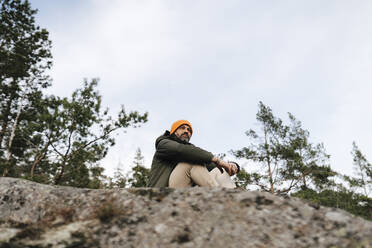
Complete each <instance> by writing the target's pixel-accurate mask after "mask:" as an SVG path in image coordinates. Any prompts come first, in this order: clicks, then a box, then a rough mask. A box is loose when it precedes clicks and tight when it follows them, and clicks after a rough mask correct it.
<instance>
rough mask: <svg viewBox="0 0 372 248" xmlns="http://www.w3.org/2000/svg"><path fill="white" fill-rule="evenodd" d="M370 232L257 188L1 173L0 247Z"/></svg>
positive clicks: (224, 243)
mask: <svg viewBox="0 0 372 248" xmlns="http://www.w3.org/2000/svg"><path fill="white" fill-rule="evenodd" d="M371 233H372V222H369V221H366V220H363V219H361V218H359V217H355V216H353V215H351V214H349V213H347V212H344V211H341V210H337V209H331V208H325V207H319V206H317V207H313V206H311V205H309V204H308V203H306V202H304V201H302V200H300V199H297V198H290V197H286V198H284V197H278V196H274V195H271V194H268V193H263V192H257V191H245V190H239V189H221V188H200V187H195V188H188V189H181V190H173V189H168V188H166V189H157V188H139V189H114V190H91V189H78V188H72V187H61V186H50V185H42V184H38V183H34V182H30V181H27V180H21V179H15V178H4V177H1V178H0V247H165V248H167V247H215V248H218V247H223V248H227V247H372V235H371Z"/></svg>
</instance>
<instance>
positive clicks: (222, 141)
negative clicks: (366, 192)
mask: <svg viewBox="0 0 372 248" xmlns="http://www.w3.org/2000/svg"><path fill="white" fill-rule="evenodd" d="M30 2H31V6H32V7H33V8H37V9H38V10H39V12H38V14H37V15H36V22H37V24H38V25H40V26H41V27H43V28H46V29H47V30H48V31H49V33H50V40H51V41H52V43H53V48H52V53H53V57H54V59H53V61H54V65H53V68H52V70H51V71H50V73H49V74H50V75H51V77H52V78H53V86H52V87H51V88H50V89H49V90H48V93H49V94H55V95H59V96H69V95H71V93H72V92H73V91H74V90H75V89H77V88H79V87H81V86H82V83H83V80H84V78H86V79H88V80H91V79H92V78H99V79H100V82H99V86H98V89H99V92H100V93H101V95H102V96H103V105H104V106H108V107H109V108H110V111H111V113H112V114H114V113H116V112H117V111H118V110H119V108H120V106H121V105H124V106H125V109H126V110H127V111H131V110H133V111H134V110H137V111H139V112H141V113H144V112H148V113H149V120H148V122H147V123H145V124H143V125H142V127H140V128H137V129H131V128H129V129H127V130H126V132H125V133H124V132H119V134H118V136H117V137H116V145H115V146H114V147H112V148H111V150H110V152H109V153H108V155H107V157H106V158H105V159H104V160H103V161H102V163H101V165H102V166H103V167H104V168H105V169H106V174H108V175H112V174H113V171H114V169H115V168H116V167H117V166H118V165H121V166H123V167H124V168H125V169H128V168H129V166H130V164H131V161H133V158H134V155H135V150H136V149H137V148H140V149H141V150H142V153H143V155H144V157H145V165H146V166H147V167H150V165H151V160H152V156H153V153H154V151H155V146H154V142H155V139H156V138H157V137H158V136H160V135H161V134H162V133H164V131H165V130H167V129H168V130H169V129H170V126H171V124H172V123H173V122H174V121H176V120H178V119H187V120H189V121H190V122H191V123H192V125H193V129H194V133H193V137H192V138H191V143H193V144H195V145H197V146H199V147H201V148H203V149H206V150H208V151H210V152H212V153H214V154H219V153H227V154H228V155H227V158H228V159H231V160H233V157H232V155H230V154H229V153H228V152H229V151H230V150H232V149H233V150H237V149H240V148H242V147H245V146H248V145H249V144H250V140H249V139H248V137H247V136H246V135H245V131H247V130H249V129H254V130H259V128H260V127H259V125H258V122H257V120H256V113H257V110H258V104H259V102H260V101H262V102H263V103H264V104H265V105H267V106H269V107H270V108H271V109H272V110H273V113H274V115H275V116H277V117H279V118H281V119H283V120H284V121H285V122H287V123H288V118H287V116H288V115H287V113H288V112H290V113H292V114H293V115H294V116H295V117H296V118H297V119H298V120H300V121H301V122H302V126H303V128H305V129H306V130H308V131H309V132H310V141H311V142H313V143H320V142H322V143H323V144H324V146H325V149H326V152H327V153H328V154H330V155H331V158H330V164H331V167H332V168H333V169H334V170H336V171H338V172H340V173H342V174H349V175H352V173H353V171H352V167H353V161H352V155H351V150H352V142H353V141H355V142H356V144H357V145H358V147H359V148H360V149H361V151H362V153H363V154H364V155H365V156H366V157H367V159H369V161H372V150H371V147H372V133H371V131H370V129H371V127H372V115H371V105H372V99H371V97H370V94H371V92H372V84H371V79H372V70H371V68H372V45H371V44H372V15H371V13H372V1H369V0H365V1H363V0H358V1H349V0H329V1H324V0H312V1H304V0H287V1H276V0H267V1H254V0H229V1H221V0H201V1H189V0H188V1H186V0H178V1H174V0H162V1H160V0H132V1H127V0H110V1H103V0H81V1H75V0H63V1H62V0H54V1H47V0H31V1H30ZM240 163H241V164H242V165H243V167H244V168H246V169H247V170H249V169H250V168H252V167H253V166H254V165H252V164H251V163H250V162H247V161H240Z"/></svg>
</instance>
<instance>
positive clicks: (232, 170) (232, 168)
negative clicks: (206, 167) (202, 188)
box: [215, 159, 238, 176]
mask: <svg viewBox="0 0 372 248" xmlns="http://www.w3.org/2000/svg"><path fill="white" fill-rule="evenodd" d="M215 163H216V164H217V165H218V167H222V168H224V169H225V171H226V172H227V173H228V174H229V176H233V175H235V174H236V173H237V172H238V167H237V166H236V165H235V164H234V163H228V162H225V161H223V160H220V159H216V161H215Z"/></svg>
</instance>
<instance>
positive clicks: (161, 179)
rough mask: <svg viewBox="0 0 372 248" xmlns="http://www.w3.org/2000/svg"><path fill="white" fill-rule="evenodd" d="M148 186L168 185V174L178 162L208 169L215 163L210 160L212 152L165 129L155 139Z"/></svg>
mask: <svg viewBox="0 0 372 248" xmlns="http://www.w3.org/2000/svg"><path fill="white" fill-rule="evenodd" d="M155 148H156V151H155V154H154V157H153V160H152V165H151V171H150V181H149V185H148V186H149V187H168V182H169V176H170V174H171V173H172V171H173V169H174V167H176V165H177V164H178V163H180V162H187V163H190V164H198V165H205V166H207V168H208V169H209V170H211V169H212V168H214V167H215V166H216V165H215V164H214V163H212V162H211V160H212V157H213V154H212V153H210V152H208V151H205V150H203V149H201V148H199V147H196V146H194V145H193V144H191V143H189V142H185V141H183V140H181V139H179V138H178V137H177V136H176V135H174V134H172V135H171V134H170V133H169V131H166V132H165V133H164V134H163V135H162V136H160V137H159V138H157V139H156V142H155Z"/></svg>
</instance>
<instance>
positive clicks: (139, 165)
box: [128, 148, 150, 187]
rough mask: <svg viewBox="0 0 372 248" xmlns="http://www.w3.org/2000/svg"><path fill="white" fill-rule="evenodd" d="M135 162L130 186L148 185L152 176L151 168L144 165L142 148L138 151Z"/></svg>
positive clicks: (130, 177)
mask: <svg viewBox="0 0 372 248" xmlns="http://www.w3.org/2000/svg"><path fill="white" fill-rule="evenodd" d="M133 164H134V166H133V168H132V172H131V173H130V176H129V179H128V183H129V187H146V186H147V184H148V180H149V177H150V169H148V168H146V167H145V166H144V157H143V156H142V152H141V149H140V148H138V149H137V151H136V155H135V157H134V161H133Z"/></svg>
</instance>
